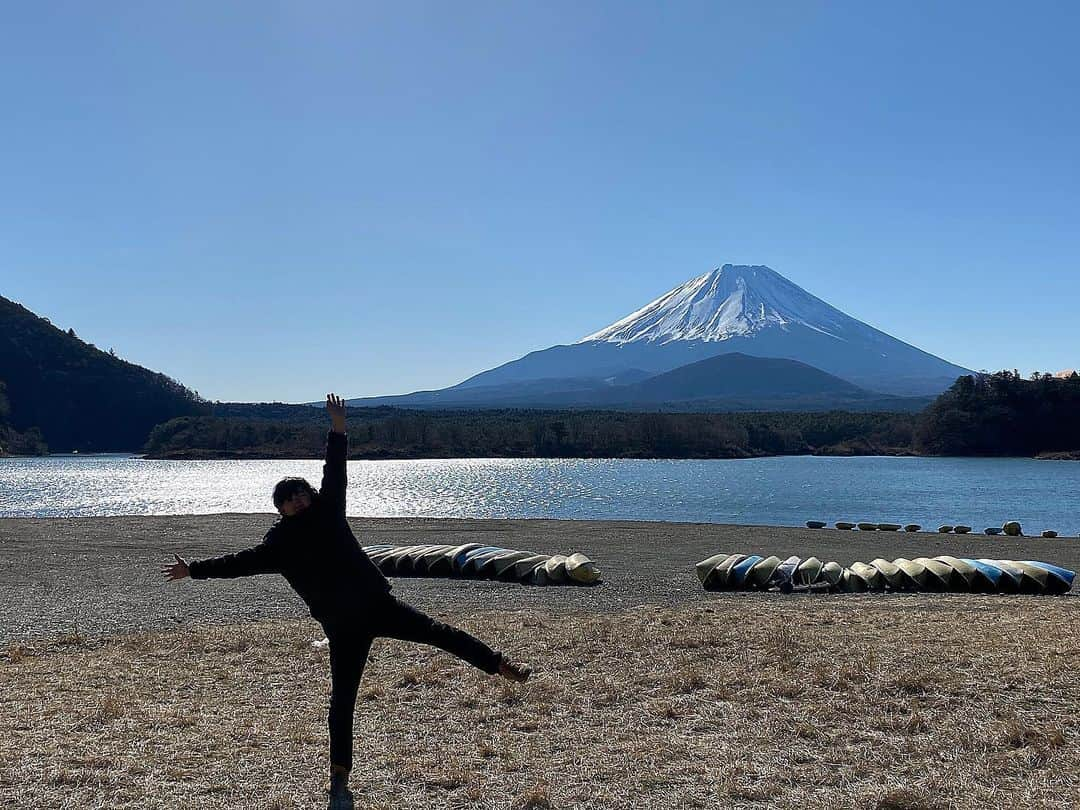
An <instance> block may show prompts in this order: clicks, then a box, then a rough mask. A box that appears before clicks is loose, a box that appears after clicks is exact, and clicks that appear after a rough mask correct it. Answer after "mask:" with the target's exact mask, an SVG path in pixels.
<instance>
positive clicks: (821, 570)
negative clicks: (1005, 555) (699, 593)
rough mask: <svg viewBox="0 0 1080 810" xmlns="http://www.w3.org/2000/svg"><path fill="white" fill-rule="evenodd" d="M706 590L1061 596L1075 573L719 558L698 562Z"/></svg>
mask: <svg viewBox="0 0 1080 810" xmlns="http://www.w3.org/2000/svg"><path fill="white" fill-rule="evenodd" d="M697 574H698V578H699V579H700V580H701V584H702V585H703V586H704V587H705V589H706V590H711V591H731V590H763V591H769V590H778V591H782V592H784V593H788V592H792V591H830V592H840V593H853V592H861V591H957V592H966V593H1030V594H1061V593H1066V592H1068V591H1069V590H1070V589H1071V588H1072V583H1073V579H1074V577H1075V576H1076V575H1075V572H1073V571H1069V570H1068V569H1066V568H1061V567H1060V566H1056V565H1052V564H1050V563H1045V562H1036V561H1035V560H1024V561H1016V560H989V559H978V560H975V559H968V558H959V557H949V556H941V557H916V558H915V559H913V560H908V559H905V558H903V557H901V558H899V559H895V560H892V561H889V560H885V559H880V558H879V559H876V560H872V561H871V562H869V563H863V562H855V563H852V564H851V565H849V566H842V565H840V564H839V563H836V562H824V563H823V562H822V561H821V560H819V559H818V558H817V557H808V558H806V559H802V558H800V557H788V558H787V559H786V560H781V559H780V558H779V557H775V556H771V557H765V556H762V555H758V554H726V553H725V554H714V555H713V556H711V557H709V558H707V559H705V560H702V561H701V562H699V563H698V564H697Z"/></svg>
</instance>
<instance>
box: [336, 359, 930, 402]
mask: <svg viewBox="0 0 1080 810" xmlns="http://www.w3.org/2000/svg"><path fill="white" fill-rule="evenodd" d="M639 376H640V373H639V374H638V375H630V374H628V375H626V377H625V378H623V380H622V381H621V382H617V381H618V380H619V378H615V377H610V378H607V379H606V380H601V379H598V378H585V379H580V378H571V379H560V378H547V379H542V380H529V381H525V382H521V383H509V384H504V385H494V386H476V387H471V388H460V387H458V388H448V389H444V390H442V391H422V392H417V393H415V394H408V395H405V396H400V397H376V398H370V399H354V400H349V401H348V403H349V405H354V406H360V407H372V406H386V405H390V406H398V407H410V408H451V409H452V408H473V409H483V408H547V409H567V408H569V409H600V410H625V411H634V410H668V411H698V412H703V413H704V412H716V411H745V410H770V411H809V410H837V409H844V410H859V411H868V410H880V411H916V410H921V409H922V408H923V407H925V406H926V405H927V404H928V402H929V399H928V398H912V397H906V398H905V397H889V396H885V395H881V394H876V393H874V392H871V391H867V390H865V389H862V388H859V387H858V386H856V385H853V384H851V383H849V382H847V381H846V380H841V379H840V378H838V377H834V376H832V375H831V374H826V373H825V372H823V371H820V370H818V369H816V368H813V367H811V366H808V365H806V364H805V363H800V362H798V361H795V360H783V359H777V358H763V357H752V356H750V355H745V354H740V353H730V354H723V355H718V356H715V357H711V358H707V359H705V360H699V361H698V362H695V363H690V364H687V365H685V366H681V367H679V368H677V369H674V370H672V371H668V372H665V373H662V374H658V375H652V376H649V377H648V378H647V379H644V380H640V379H638V377H639Z"/></svg>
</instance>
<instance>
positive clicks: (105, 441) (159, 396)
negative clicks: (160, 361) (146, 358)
mask: <svg viewBox="0 0 1080 810" xmlns="http://www.w3.org/2000/svg"><path fill="white" fill-rule="evenodd" d="M0 381H3V383H4V389H5V391H4V393H5V397H6V404H7V417H6V420H7V427H8V428H9V429H11V430H12V431H14V432H17V433H19V434H20V435H29V436H31V437H33V436H34V435H35V434H34V433H33V431H34V430H35V429H36V430H38V431H40V433H41V435H42V436H43V437H44V441H45V442H46V443H47V444H48V446H49V449H50V450H51V451H53V452H67V451H71V450H79V451H83V452H85V451H96V452H104V451H129V450H139V449H140V448H141V447H142V445H143V443H144V442H145V441H146V437H147V435H148V434H149V433H150V429H151V428H152V427H153V426H154V425H156V424H158V423H159V422H164V421H166V420H168V419H171V418H173V417H175V416H183V415H186V414H193V413H197V412H198V411H199V410H200V407H201V406H200V401H199V399H198V397H197V396H196V395H195V394H194V393H193V392H192V391H190V390H188V389H187V388H185V387H184V386H183V385H181V384H180V383H178V382H176V381H175V380H172V379H170V378H169V377H166V376H165V375H164V374H159V373H157V372H154V371H150V370H149V369H146V368H143V367H142V366H138V365H135V364H134V363H129V362H127V361H126V360H121V359H120V358H119V357H116V356H114V355H113V354H111V353H109V352H103V351H101V350H99V349H97V348H96V347H94V346H92V345H90V344H88V343H85V342H83V341H82V340H80V339H79V338H78V337H77V336H76V335H75V332H74V331H73V330H69V331H67V332H64V331H62V330H60V329H57V328H56V327H55V326H53V325H52V324H51V323H50V322H49V321H48V320H46V319H45V318H41V317H39V316H37V315H35V314H34V313H33V312H31V311H30V310H28V309H26V308H25V307H23V306H21V305H19V304H17V303H15V302H14V301H10V300H8V299H7V298H3V297H0ZM2 418H3V417H0V419H2Z"/></svg>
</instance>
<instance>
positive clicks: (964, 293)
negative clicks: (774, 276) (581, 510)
mask: <svg viewBox="0 0 1080 810" xmlns="http://www.w3.org/2000/svg"><path fill="white" fill-rule="evenodd" d="M1077 9H1080V6H1078V5H1077V4H1075V3H1070V2H1060V3H1038V2H1035V3H1023V4H1018V3H1011V2H1010V3H999V2H978V3H975V2H971V3H960V2H951V3H938V2H914V3H865V2H850V3H844V2H821V3H814V2H809V1H808V0H803V1H800V2H789V3H781V2H745V3H721V2H708V3H688V2H674V3H659V2H658V3H642V2H632V3H627V2H611V3H607V2H604V3H600V2H596V3H588V2H586V3H577V2H569V1H564V2H543V3H541V2H529V3H508V2H490V3H474V2H453V3H450V2H433V3H414V2H394V3H357V2H341V3H334V2H319V3H304V2H299V0H297V1H296V2H276V3H274V2H265V1H262V0H260V2H228V3H221V2H213V3H209V2H207V3H197V2H185V3H144V2H124V3H119V2H96V3H84V2H71V3H55V2H47V1H45V2H34V3H22V4H7V5H6V6H5V8H4V10H3V12H2V17H0V98H2V99H3V124H2V126H0V145H2V149H0V178H2V192H0V206H2V209H0V295H4V296H6V297H9V298H13V299H15V300H17V301H19V302H20V303H22V304H24V305H25V306H27V307H29V308H30V309H32V310H34V311H35V312H37V313H39V314H41V315H45V316H47V317H49V318H50V319H51V320H52V321H53V322H54V323H55V324H57V325H58V326H63V327H64V328H67V327H69V326H70V327H74V328H75V330H76V331H77V332H78V333H79V335H80V336H81V337H83V338H84V339H86V340H89V341H92V342H94V343H95V344H97V345H98V346H100V347H102V348H109V347H114V348H115V349H116V351H117V353H118V354H119V355H120V356H122V357H125V358H127V359H129V360H132V361H135V362H138V363H141V364H143V365H146V366H149V367H151V368H153V369H156V370H160V371H163V372H165V373H167V374H169V375H171V376H173V377H176V378H178V379H180V380H181V381H183V382H184V383H186V384H188V385H189V386H191V387H193V388H195V389H197V390H198V391H199V392H200V393H202V394H203V396H206V397H208V398H210V399H225V400H248V401H250V400H284V401H303V400H311V399H319V398H321V396H322V394H323V393H324V392H325V391H327V390H336V391H339V392H341V393H343V394H345V395H347V396H362V395H374V394H388V393H402V392H406V391H411V390H415V389H420V388H437V387H443V386H446V385H449V384H453V383H455V382H458V381H460V380H462V379H464V378H465V377H467V376H470V375H471V374H473V373H476V372H478V371H481V370H484V369H487V368H490V367H492V366H495V365H498V364H500V363H503V362H506V361H508V360H512V359H514V358H516V357H518V356H520V355H522V354H524V353H526V352H528V351H531V350H534V349H540V348H545V347H547V346H550V345H553V344H556V343H568V342H572V341H574V340H577V339H578V338H580V337H582V336H583V335H585V334H588V333H590V332H592V331H595V330H597V329H599V328H600V327H602V326H605V325H606V324H608V323H610V322H611V321H614V320H616V319H618V318H620V317H622V316H624V315H626V314H627V313H629V312H630V311H632V310H634V309H636V308H637V307H639V306H641V305H643V304H644V303H646V302H647V301H649V300H651V299H652V298H654V297H656V296H657V295H659V294H660V293H662V292H664V291H665V290H667V289H669V288H671V287H673V286H675V285H676V284H679V283H681V282H683V281H685V280H687V279H689V278H690V277H692V276H695V275H698V274H700V273H703V272H706V271H708V270H709V269H711V268H712V267H715V266H718V265H720V264H723V263H725V262H734V263H752V264H768V265H769V266H771V267H772V268H774V269H775V270H777V271H779V272H780V273H782V274H784V275H786V276H787V277H788V278H790V279H792V280H793V281H795V282H796V283H798V284H800V285H802V286H803V287H805V288H807V289H808V290H809V291H811V292H812V293H814V294H816V295H818V296H820V297H821V298H824V299H825V300H827V301H829V302H830V303H832V304H833V305H835V306H837V307H839V308H840V309H843V310H844V311H846V312H848V313H849V314H851V315H853V316H855V317H857V318H860V319H862V320H864V321H866V322H868V323H870V324H872V325H874V326H876V327H878V328H880V329H883V330H885V331H887V332H889V333H891V334H893V335H895V336H896V337H899V338H901V339H903V340H907V341H909V342H911V343H914V344H915V345H917V346H919V347H921V348H924V349H926V350H927V351H931V352H933V353H935V354H938V355H941V356H943V357H945V358H947V359H948V360H951V361H954V362H956V363H960V364H962V365H966V366H968V367H972V368H977V369H978V368H989V369H997V368H1013V367H1016V368H1019V369H1021V370H1022V371H1025V372H1028V371H1031V370H1033V369H1041V370H1050V371H1054V370H1058V369H1061V368H1065V367H1075V366H1078V365H1080V273H1078V272H1077V271H1078V269H1080V264H1078V257H1080V168H1078V158H1080V152H1078V145H1080V105H1077V103H1076V88H1077V87H1078V86H1080V49H1078V48H1077V47H1076V39H1075V37H1076V32H1077V30H1078V29H1080V11H1078V10H1077Z"/></svg>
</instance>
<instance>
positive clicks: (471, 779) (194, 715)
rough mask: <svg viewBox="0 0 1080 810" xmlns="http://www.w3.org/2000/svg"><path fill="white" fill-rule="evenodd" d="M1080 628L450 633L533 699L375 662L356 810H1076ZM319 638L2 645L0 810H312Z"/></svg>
mask: <svg viewBox="0 0 1080 810" xmlns="http://www.w3.org/2000/svg"><path fill="white" fill-rule="evenodd" d="M1078 604H1080V603H1077V602H1076V601H1075V600H1074V599H1072V598H1039V597H1035V598H1030V597H970V596H941V595H913V596H895V597H891V596H834V597H828V596H826V597H821V596H817V597H798V596H793V597H786V598H772V597H764V596H761V595H753V594H746V595H740V596H739V597H738V598H723V599H717V600H716V601H703V602H697V603H693V604H687V605H676V606H664V607H655V606H641V607H637V608H628V609H622V610H619V611H616V612H612V613H601V614H587V613H583V614H561V615H554V614H552V613H550V612H546V611H543V610H537V609H530V610H528V611H517V612H514V611H498V612H493V611H482V610H465V611H455V612H453V614H452V615H449V616H444V618H449V619H450V620H452V621H454V622H456V623H458V624H461V625H462V626H464V627H467V628H468V629H470V630H471V631H473V632H475V633H477V634H478V635H480V636H481V637H483V638H485V639H489V640H490V641H492V642H493V644H495V645H496V646H500V647H503V648H505V649H507V650H509V651H511V652H512V653H513V654H515V655H517V656H519V657H521V658H523V659H525V660H528V661H531V662H533V663H534V664H535V665H536V670H537V671H536V674H535V676H534V677H533V679H532V680H531V681H530V682H528V683H527V684H524V685H510V684H508V683H507V682H505V681H501V680H498V679H494V678H489V677H487V676H484V675H482V674H481V673H478V672H477V671H475V670H471V669H469V668H468V667H467V666H465V665H464V664H461V663H460V662H458V661H457V660H455V659H453V658H451V657H450V656H448V655H446V654H444V653H441V652H438V651H434V650H431V649H429V648H422V647H417V646H414V645H407V644H402V643H399V642H389V641H380V642H378V643H377V644H376V647H375V651H374V657H373V660H372V662H371V664H370V666H369V669H368V671H367V673H366V675H365V679H364V683H363V685H362V687H361V697H360V699H359V701H358V706H357V717H356V751H357V764H356V769H355V771H354V775H353V780H352V787H353V791H354V793H355V799H356V807H358V808H520V809H522V810H524V809H525V808H569V807H593V808H695V807H697V808H712V807H755V808H763V807H778V808H787V807H790V808H796V807H797V808H819V807H820V808H825V807H828V808H843V807H865V808H877V809H878V810H916V808H986V807H1018V808H1019V807H1024V808H1028V807H1075V806H1077V805H1078V804H1080V776H1078V775H1080V726H1078V722H1080V676H1078V675H1077V671H1078V667H1080V629H1078V625H1077V622H1076V618H1077V607H1076V606H1077V605H1078ZM436 612H437V611H436ZM319 636H320V634H319V628H318V626H317V625H316V624H314V623H313V622H310V621H305V620H276V621H273V622H265V623H254V624H238V625H219V626H213V627H205V626H195V627H185V628H178V629H176V630H174V631H169V632H152V633H135V634H122V635H115V636H105V637H84V636H80V635H78V634H69V635H66V636H61V637H52V638H41V639H34V640H29V641H24V642H9V643H7V644H6V646H5V647H3V648H0V650H2V655H0V683H2V685H3V688H2V690H0V806H4V807H16V808H65V807H72V808H76V807H77V808H135V807H138V808H147V807H155V808H157V807H160V808H174V807H175V808H187V807H191V808H203V807H205V808H225V807H229V808H232V807H239V808H248V807H251V808H277V809H278V810H284V809H285V808H307V807H321V806H325V799H324V794H323V789H324V781H325V780H324V771H325V767H326V759H325V757H326V729H325V722H324V718H325V705H326V699H327V694H328V688H329V679H328V663H327V654H326V651H325V650H324V649H317V648H315V647H313V646H312V641H313V640H315V639H317V638H319Z"/></svg>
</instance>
